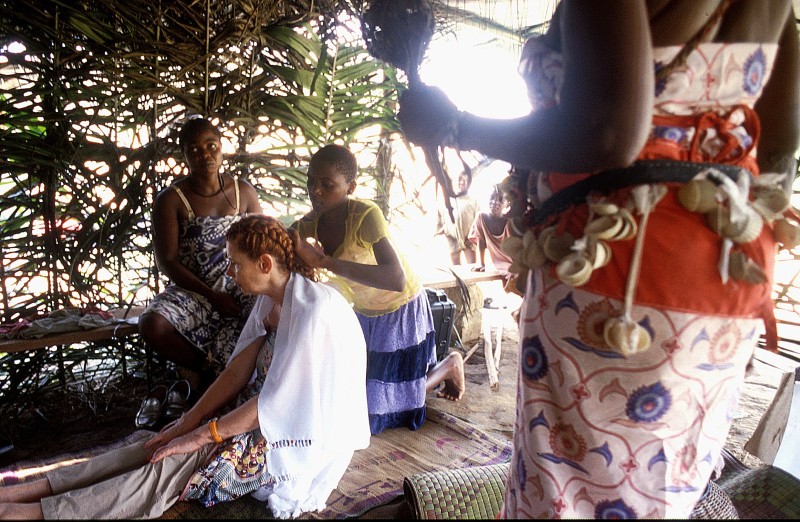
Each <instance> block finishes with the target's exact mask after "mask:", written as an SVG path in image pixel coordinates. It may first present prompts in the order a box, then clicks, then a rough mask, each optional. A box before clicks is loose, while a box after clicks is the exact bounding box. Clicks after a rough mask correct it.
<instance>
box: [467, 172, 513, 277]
mask: <svg viewBox="0 0 800 522" xmlns="http://www.w3.org/2000/svg"><path fill="white" fill-rule="evenodd" d="M507 208H508V204H507V200H506V196H505V193H504V191H503V190H502V189H501V186H500V185H495V186H494V187H492V192H491V194H489V212H481V213H480V214H478V217H477V218H475V222H474V223H473V224H472V228H471V229H470V232H469V238H470V240H471V241H473V242H474V243H475V244H476V245H478V266H475V267H473V268H472V270H473V271H475V272H483V271H484V270H486V251H487V250H488V251H489V258H490V260H491V262H492V265H493V266H494V267H495V269H496V270H497V271H498V272H500V273H501V274H502V275H503V279H504V283H503V287H504V288H505V290H506V292H516V287H515V284H514V279H515V278H516V274H514V273H511V272H509V271H508V269H509V267H510V266H511V258H510V257H508V254H506V253H505V252H503V249H502V244H503V240H504V239H506V238H507V237H511V235H512V229H511V221H510V220H509V216H508V215H507V214H506V212H505V211H506V210H507Z"/></svg>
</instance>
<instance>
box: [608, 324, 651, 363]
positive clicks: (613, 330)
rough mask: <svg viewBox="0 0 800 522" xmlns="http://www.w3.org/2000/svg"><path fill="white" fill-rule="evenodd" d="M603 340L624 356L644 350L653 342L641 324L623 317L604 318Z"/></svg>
mask: <svg viewBox="0 0 800 522" xmlns="http://www.w3.org/2000/svg"><path fill="white" fill-rule="evenodd" d="M603 340H604V341H605V342H606V344H607V345H608V346H609V347H610V348H611V349H612V350H614V351H615V352H618V353H621V354H622V355H624V356H626V357H627V356H629V355H633V354H636V353H640V352H644V351H646V350H647V349H648V348H650V345H651V344H652V342H653V341H652V339H651V338H650V333H649V332H648V331H647V330H646V329H645V328H644V327H642V325H640V324H639V323H637V322H635V321H633V320H631V319H626V318H625V317H609V318H608V319H606V322H605V324H604V325H603Z"/></svg>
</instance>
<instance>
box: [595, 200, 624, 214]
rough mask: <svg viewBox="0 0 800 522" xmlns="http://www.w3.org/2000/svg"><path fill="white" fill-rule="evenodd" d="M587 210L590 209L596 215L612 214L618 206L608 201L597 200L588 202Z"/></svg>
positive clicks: (617, 210)
mask: <svg viewBox="0 0 800 522" xmlns="http://www.w3.org/2000/svg"><path fill="white" fill-rule="evenodd" d="M589 210H591V212H592V214H596V215H598V216H612V215H614V214H616V213H617V212H619V207H618V206H617V205H615V204H614V203H611V202H608V201H599V202H596V203H592V204H590V205H589Z"/></svg>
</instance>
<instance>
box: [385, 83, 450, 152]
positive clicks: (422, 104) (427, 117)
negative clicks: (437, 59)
mask: <svg viewBox="0 0 800 522" xmlns="http://www.w3.org/2000/svg"><path fill="white" fill-rule="evenodd" d="M458 116H459V111H458V108H457V107H456V106H455V105H454V104H453V102H452V101H450V98H448V97H447V95H446V94H445V93H444V91H442V90H441V89H439V88H438V87H430V86H428V85H424V84H422V85H420V86H418V87H414V88H412V89H408V90H407V91H405V92H403V94H402V95H401V96H400V111H399V112H398V113H397V120H398V121H399V122H400V127H402V129H403V133H404V134H405V136H406V138H408V140H409V141H410V142H411V143H414V144H415V145H421V146H424V145H430V146H438V145H447V146H455V145H456V143H455V140H456V138H457V136H456V132H457V128H456V126H457V122H458Z"/></svg>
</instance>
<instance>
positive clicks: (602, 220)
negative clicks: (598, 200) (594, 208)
mask: <svg viewBox="0 0 800 522" xmlns="http://www.w3.org/2000/svg"><path fill="white" fill-rule="evenodd" d="M610 210H611V207H610V206H606V207H605V208H604V212H602V213H601V212H597V215H598V216H599V217H597V218H594V219H592V220H591V221H590V222H589V223H587V224H586V227H585V228H584V233H585V234H586V235H587V236H589V237H592V238H595V239H598V240H601V239H602V240H606V241H621V240H624V239H630V238H632V237H634V236H635V235H636V220H635V219H634V218H633V214H631V212H630V211H629V210H628V209H625V208H619V207H617V206H616V205H614V210H615V211H614V212H613V213H608V212H609V211H610Z"/></svg>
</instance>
